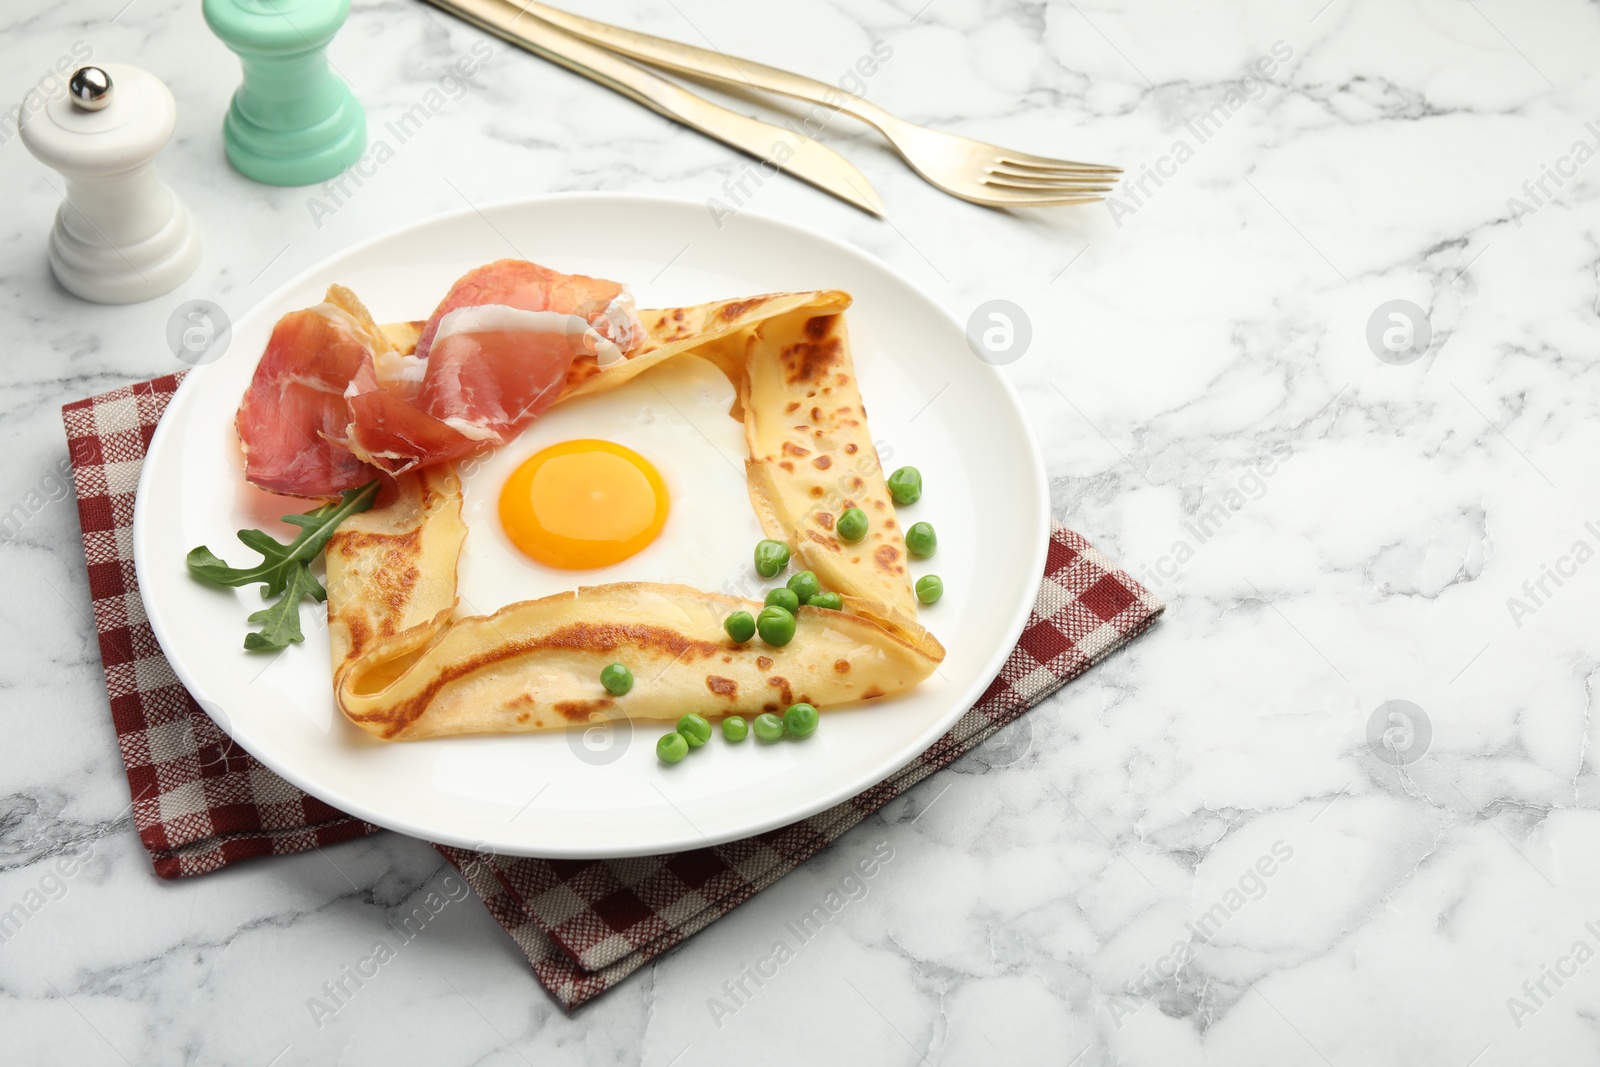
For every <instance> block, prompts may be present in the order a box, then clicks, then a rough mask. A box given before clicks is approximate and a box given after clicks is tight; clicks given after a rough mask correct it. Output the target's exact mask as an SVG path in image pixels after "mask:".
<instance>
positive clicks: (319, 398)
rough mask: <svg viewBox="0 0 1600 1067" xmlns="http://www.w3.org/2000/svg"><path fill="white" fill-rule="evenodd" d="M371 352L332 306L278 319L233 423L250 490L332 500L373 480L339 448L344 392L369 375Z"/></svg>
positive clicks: (352, 323)
mask: <svg viewBox="0 0 1600 1067" xmlns="http://www.w3.org/2000/svg"><path fill="white" fill-rule="evenodd" d="M372 347H373V341H372V339H371V338H370V337H368V336H367V335H366V331H365V330H364V329H363V328H362V325H361V324H360V323H359V322H357V321H356V320H354V319H353V318H352V317H351V316H350V315H348V314H347V313H345V312H344V311H343V309H341V308H339V307H337V306H336V305H334V304H321V305H318V306H317V307H314V308H307V309H305V310H304V311H292V312H290V313H289V314H287V315H285V316H284V317H283V318H281V319H279V320H278V324H277V326H275V327H273V330H272V337H271V339H270V340H268V342H267V350H266V352H265V353H264V354H263V355H262V357H261V362H260V363H259V364H258V365H257V366H256V373H255V377H254V378H253V379H252V380H251V382H250V388H249V389H248V390H247V391H246V392H245V395H244V400H243V402H241V403H240V405H239V413H238V414H237V415H236V416H235V418H234V428H235V429H236V430H237V431H238V433H239V442H240V444H241V445H242V446H243V448H244V463H245V468H244V469H245V477H246V478H247V479H249V480H250V482H251V483H252V484H253V485H257V486H259V487H260V488H262V489H266V490H268V491H270V492H274V493H284V494H286V495H289V496H309V497H323V496H329V497H331V496H336V495H337V494H338V493H339V492H340V491H341V490H344V489H352V488H354V487H356V486H358V485H365V484H366V483H367V482H369V481H371V480H372V476H373V472H372V469H371V468H370V467H368V466H367V465H366V464H365V463H363V462H362V461H361V460H360V459H358V458H357V457H356V456H355V455H354V454H352V453H351V451H350V449H349V447H348V446H347V445H346V444H345V443H344V438H345V436H346V433H347V431H348V427H349V423H350V411H349V406H348V405H347V404H346V402H345V398H344V392H345V388H346V386H348V385H349V383H350V381H351V379H352V378H354V377H356V376H357V375H358V374H361V373H363V372H365V373H367V374H369V375H370V374H371V373H372Z"/></svg>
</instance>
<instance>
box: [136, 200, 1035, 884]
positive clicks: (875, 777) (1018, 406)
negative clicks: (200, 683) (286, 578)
mask: <svg viewBox="0 0 1600 1067" xmlns="http://www.w3.org/2000/svg"><path fill="white" fill-rule="evenodd" d="M563 201H565V202H572V201H591V202H605V201H613V202H615V201H627V202H629V203H633V204H639V205H644V206H646V207H650V206H662V207H667V208H671V209H675V210H678V209H684V208H691V209H692V208H699V207H703V206H704V205H703V204H702V203H701V202H700V201H698V200H696V199H693V198H691V197H686V196H671V195H665V194H650V193H630V192H620V191H593V192H589V191H574V192H558V193H544V194H538V195H535V196H523V197H511V198H507V199H502V200H494V201H486V202H484V203H482V204H476V205H472V206H469V207H467V208H462V209H457V210H453V211H445V212H440V213H438V214H435V215H430V216H428V217H426V218H421V219H413V220H411V221H409V222H407V223H405V224H404V225H400V226H395V227H391V228H389V229H386V230H384V231H382V232H381V233H377V234H374V235H373V236H371V237H368V238H366V239H365V240H362V241H357V242H355V243H352V244H350V245H348V246H347V247H345V248H342V249H340V250H339V251H337V252H335V253H333V254H331V255H327V256H323V257H322V258H320V259H318V260H317V261H316V262H315V263H312V264H311V265H309V266H308V267H306V268H305V269H304V270H302V271H300V272H298V273H296V274H295V275H293V276H292V277H290V278H288V279H287V280H286V281H284V282H283V283H282V284H281V285H279V286H278V287H277V288H275V289H273V290H272V291H271V292H269V293H268V294H266V295H265V296H263V297H262V298H261V299H259V300H257V301H255V302H254V303H253V304H251V305H250V307H249V308H248V310H246V311H245V313H244V314H243V315H241V316H240V318H241V319H245V318H249V317H250V316H252V315H254V314H255V313H256V312H258V311H260V310H262V309H263V308H268V307H269V305H271V304H272V303H273V302H275V301H280V300H281V299H282V297H283V295H284V294H285V293H287V292H288V291H290V290H291V289H293V288H295V287H297V286H299V285H300V284H302V283H303V282H304V280H305V279H306V278H307V277H309V276H311V275H313V274H315V273H316V272H317V271H319V270H322V269H324V266H325V265H326V264H327V263H328V262H329V261H330V260H333V259H335V258H343V257H345V256H350V255H354V254H358V253H360V252H363V251H366V250H367V249H369V248H371V247H372V246H374V245H378V244H381V243H383V242H385V241H389V240H392V239H394V238H397V237H399V236H401V235H403V234H405V233H407V232H409V231H411V230H416V229H420V228H422V227H424V226H435V225H439V224H441V223H448V222H452V221H455V220H464V219H470V218H475V217H476V218H481V217H483V216H484V215H485V214H486V213H489V212H493V211H498V210H504V209H508V208H521V207H528V206H534V205H541V204H548V203H551V202H563ZM740 215H741V216H744V217H745V218H747V219H750V220H752V221H755V222H757V223H759V224H763V225H768V226H773V227H776V228H778V229H780V230H782V231H785V232H787V233H788V234H790V235H791V236H794V237H798V238H801V239H807V240H811V241H816V242H820V243H822V244H823V245H826V246H828V247H829V248H830V249H831V250H832V251H833V252H835V253H838V254H841V255H844V256H847V257H851V258H854V259H856V260H860V261H865V262H866V263H867V264H868V265H869V266H871V267H873V268H875V269H877V270H879V271H882V272H883V273H885V274H887V275H889V276H890V277H892V278H894V279H895V280H896V281H897V282H899V283H900V284H901V285H904V286H905V287H906V288H907V289H909V290H910V291H911V292H913V293H914V294H915V295H916V296H918V297H920V298H921V299H922V300H924V301H925V302H926V303H927V304H928V305H929V306H931V307H933V308H935V309H936V310H937V313H938V314H939V315H941V316H942V317H943V318H944V319H945V320H946V322H947V323H948V324H949V325H950V326H952V327H954V329H955V330H956V332H957V333H958V334H962V335H964V334H965V330H964V328H963V327H962V325H961V323H960V321H959V320H958V319H957V318H956V317H955V316H954V315H953V314H952V313H951V312H950V311H949V310H948V309H946V307H945V306H944V303H943V302H942V301H940V300H936V299H935V298H934V297H933V295H932V294H931V293H929V292H928V291H927V290H926V289H924V288H923V287H922V286H921V285H919V284H917V283H916V282H914V281H912V280H911V279H909V278H907V277H906V276H905V274H903V273H902V272H901V271H899V270H897V269H895V268H894V267H893V266H891V265H890V264H889V263H887V262H886V261H884V260H883V259H881V258H879V257H878V256H876V255H874V254H873V253H871V252H869V251H867V250H866V249H864V248H861V247H859V246H857V245H854V244H851V243H850V242H848V241H845V240H844V239H842V238H839V237H836V236H834V235H833V234H830V233H824V232H820V231H817V230H811V229H807V228H805V227H804V226H803V225H801V224H800V223H797V222H792V221H790V220H788V219H783V218H779V217H777V216H774V215H769V214H767V213H765V212H758V211H742V212H740ZM980 362H983V361H980ZM211 365H214V364H211ZM206 369H207V368H206V366H199V367H194V368H191V369H190V370H189V371H188V373H187V374H186V375H185V376H184V379H183V381H182V382H180V383H179V385H178V388H177V389H176V390H175V391H174V393H173V396H172V399H171V400H170V401H168V408H169V409H170V408H171V406H172V405H173V404H176V403H178V401H179V400H180V399H181V398H183V397H184V395H185V393H187V392H189V391H191V390H193V389H195V388H197V386H196V385H195V383H196V382H197V381H199V380H201V377H202V376H203V374H204V373H205V372H206ZM979 373H986V374H988V375H989V377H990V378H991V379H992V380H994V381H995V382H996V383H997V384H998V385H999V386H1000V389H1001V391H1002V393H1003V394H1004V396H1005V398H1006V399H1007V400H1008V401H1009V402H1010V404H1011V406H1012V408H1013V409H1014V410H1015V411H1016V413H1017V415H1018V419H1017V425H1018V428H1019V429H1020V431H1021V434H1022V438H1023V441H1024V442H1025V444H1026V453H1027V455H1026V459H1027V461H1028V464H1029V466H1030V468H1031V470H1030V472H1029V473H1030V475H1031V476H1029V477H1026V478H1024V479H1023V480H1024V481H1025V482H1027V483H1029V484H1031V485H1032V486H1033V489H1034V493H1035V499H1036V500H1038V501H1039V502H1041V503H1042V505H1043V511H1044V512H1045V517H1046V521H1045V522H1044V523H1042V524H1041V526H1040V528H1039V529H1038V530H1036V531H1035V534H1034V538H1033V542H1032V557H1033V558H1032V560H1031V561H1030V566H1029V567H1028V568H1027V569H1028V570H1029V571H1030V572H1033V573H1037V574H1038V576H1039V580H1040V581H1042V580H1043V578H1044V565H1045V561H1046V559H1047V558H1048V553H1049V541H1050V532H1051V531H1050V527H1051V523H1050V522H1049V515H1050V492H1049V481H1048V475H1047V472H1046V469H1045V465H1044V456H1043V453H1042V451H1041V450H1040V447H1039V440H1038V435H1037V434H1036V433H1035V431H1034V427H1033V422H1032V420H1031V419H1030V418H1029V417H1028V413H1027V410H1026V409H1025V408H1024V407H1023V405H1022V398H1021V394H1020V393H1019V392H1018V391H1017V387H1016V385H1015V384H1014V383H1013V382H1012V381H1011V379H1010V378H1009V377H1007V376H1006V375H1005V374H1003V373H1002V372H1001V371H1000V369H999V368H998V367H996V366H994V365H992V364H989V363H987V362H984V365H983V368H982V370H981V371H980V372H979ZM171 425H172V424H171V423H170V422H169V421H168V419H167V418H166V416H165V410H164V411H163V416H162V418H161V420H160V421H159V422H158V423H157V424H156V429H155V432H154V433H153V434H152V435H151V438H150V444H149V446H148V447H147V448H146V450H145V459H144V460H141V463H142V466H141V468H140V471H139V481H138V484H137V487H136V489H135V494H134V512H133V526H132V534H131V539H132V547H133V560H134V574H135V577H136V579H137V580H138V582H139V600H140V604H141V606H142V607H143V609H144V615H145V619H146V621H147V622H148V623H149V625H150V628H151V631H152V633H153V634H154V635H155V639H156V643H157V645H158V646H159V647H160V648H161V653H162V655H163V657H164V658H165V659H166V660H167V662H168V663H169V664H170V665H171V667H172V670H173V673H174V674H175V675H177V678H178V681H179V683H180V684H182V685H183V687H184V689H185V690H186V691H187V692H188V693H189V694H190V696H191V697H192V698H193V699H194V701H195V703H196V704H197V705H199V707H200V709H201V710H202V711H204V712H205V713H206V715H207V717H209V718H210V719H211V720H212V721H213V722H214V723H215V724H216V726H217V728H218V729H219V730H221V731H222V732H223V734H224V735H226V736H227V737H228V739H229V740H230V741H234V742H235V743H236V744H239V745H240V747H241V748H244V747H245V746H244V745H243V743H242V742H238V741H237V739H236V738H235V736H234V733H235V731H234V728H233V726H232V722H231V717H230V716H227V715H226V713H224V718H225V719H227V720H228V721H219V720H218V718H217V715H216V714H214V713H213V712H212V709H211V707H210V706H209V705H211V704H215V703H216V702H215V701H214V700H212V699H211V698H210V697H207V696H205V695H203V694H202V693H200V692H199V691H197V685H196V683H195V681H194V679H193V676H192V675H191V673H190V672H189V671H188V670H187V669H186V668H185V667H184V665H183V663H182V661H181V658H180V657H176V656H174V655H173V654H172V651H171V643H170V640H169V635H168V633H167V631H166V627H165V625H164V623H163V622H162V620H161V617H160V615H159V613H158V612H152V611H151V610H150V604H149V602H148V601H147V600H146V598H145V582H144V577H145V575H146V574H149V573H151V571H150V570H149V568H148V567H147V566H146V561H147V559H149V550H150V547H149V545H148V540H149V530H150V526H151V523H150V521H149V518H148V515H149V513H148V511H147V507H146V504H145V501H146V500H147V499H148V498H149V494H148V493H147V492H146V483H147V482H148V481H150V480H152V479H153V477H154V474H153V471H154V470H155V469H156V468H155V466H154V465H153V464H151V463H149V462H148V457H149V456H150V455H151V454H154V453H155V452H156V451H157V449H158V446H161V445H162V444H163V443H164V439H165V437H166V436H167V434H168V432H169V427H170V426H171ZM1036 599H1037V596H1036V587H1030V591H1029V593H1028V595H1027V596H1026V597H1025V598H1022V599H1021V600H1020V601H1019V603H1018V605H1017V606H1016V607H1014V608H1013V610H1012V617H1011V619H1010V621H1009V622H1008V624H1007V626H1006V627H1005V631H1004V634H1003V639H1002V640H999V641H997V642H996V644H995V648H994V650H993V651H992V652H991V653H990V655H989V657H988V658H987V659H986V660H985V661H984V663H983V666H982V668H981V669H980V670H979V671H978V672H977V675H976V677H977V681H975V682H974V683H973V685H972V686H971V687H970V688H969V689H968V690H967V691H965V692H963V693H961V694H960V695H959V696H958V697H956V698H955V699H953V700H952V702H951V706H950V710H949V711H948V712H947V713H946V714H945V715H944V716H943V717H941V718H940V719H937V720H935V721H934V722H932V723H931V724H930V725H929V726H928V727H927V728H926V729H924V730H923V731H922V732H921V733H919V734H917V735H916V736H914V737H911V738H909V739H908V740H907V742H906V745H905V747H904V748H902V750H901V751H900V752H899V753H898V754H896V755H895V756H894V757H892V758H891V759H890V760H888V761H887V762H886V763H884V764H881V765H880V766H879V767H878V768H877V769H875V770H873V771H872V773H871V774H870V775H869V776H868V777H867V779H866V780H856V779H851V780H849V781H847V782H846V783H845V784H844V785H842V786H838V787H836V788H835V789H833V790H831V791H829V792H827V793H826V794H825V795H823V796H822V797H821V799H818V800H814V801H810V802H807V803H806V804H803V805H800V806H798V807H792V808H789V809H785V810H784V811H783V812H782V813H781V814H778V815H775V816H768V817H765V818H761V819H757V820H755V821H754V822H753V823H752V824H750V825H748V826H745V827H742V828H740V829H739V830H736V831H729V832H725V833H713V834H711V835H704V834H701V833H700V832H699V831H698V830H697V829H694V828H690V829H689V831H688V832H687V833H685V834H683V835H682V836H681V837H679V838H675V839H669V840H666V841H662V842H659V843H651V844H641V845H639V846H637V847H625V848H617V847H611V848H601V849H599V850H596V849H594V848H583V847H559V846H558V847H554V848H550V847H539V846H527V845H505V844H496V843H494V842H486V841H484V840H482V839H470V838H469V836H467V835H460V834H453V833H451V832H450V831H449V830H448V829H444V830H436V829H434V828H431V827H430V828H425V827H422V826H419V825H416V824H413V823H411V822H409V821H408V820H406V819H403V818H397V817H395V816H393V815H388V814H385V813H384V812H382V811H380V810H377V809H374V808H372V807H369V806H368V805H366V804H364V803H362V802H360V801H359V800H355V799H354V798H349V797H343V796H338V795H334V796H329V795H325V794H324V792H323V786H322V783H321V782H315V783H313V782H312V781H308V780H307V778H306V777H305V776H302V775H300V774H299V773H297V772H296V771H295V770H294V768H293V766H292V765H285V764H284V762H283V761H281V760H279V759H278V758H277V757H276V756H275V755H274V756H273V757H272V758H268V757H265V756H262V755H259V754H257V753H256V752H254V751H251V750H250V749H248V748H246V749H245V751H246V752H248V753H249V754H250V755H251V756H252V757H253V758H255V759H256V760H257V761H259V762H260V763H261V764H262V765H263V766H265V767H266V768H267V769H268V770H270V771H272V772H273V773H274V774H276V775H278V776H279V777H280V778H282V779H284V781H286V782H288V783H289V784H290V785H292V786H294V787H295V788H297V789H300V790H301V791H303V792H305V793H307V794H309V795H311V796H313V797H316V798H317V799H319V800H321V801H323V802H324V803H326V804H329V805H331V806H333V807H334V808H336V809H338V810H339V811H342V812H344V813H346V814H347V815H350V816H353V817H355V818H358V819H361V820H363V821H365V822H369V823H372V824H373V825H375V826H379V827H382V828H383V829H387V830H392V831H394V832H395V833H400V834H404V835H406V836H408V837H415V838H419V839H421V840H424V841H428V842H430V843H435V844H442V845H447V846H451V847H455V848H465V849H473V850H485V851H491V852H495V853H497V854H500V855H513V856H529V857H539V858H545V859H573V860H597V859H622V858H628V857H634V856H648V855H656V854H663V855H664V854H669V853H674V852H681V851H685V850H689V849H695V848H702V847H709V846H715V845H722V844H726V843H728V842H730V841H738V840H743V839H744V838H747V837H752V836H755V835H757V834H762V833H766V832H768V831H770V830H774V829H777V828H779V827H783V826H789V825H791V824H794V823H798V822H802V821H804V820H806V819H809V818H811V817H812V816H814V815H816V814H818V813H819V812H823V811H826V810H828V809H829V808H832V807H835V806H836V805H838V804H841V803H843V802H845V801H848V800H849V799H851V798H852V797H855V796H858V795H859V794H861V793H862V792H864V791H866V790H868V789H871V788H872V787H874V786H876V785H878V784H880V783H881V782H884V781H886V780H888V779H889V778H892V777H894V776H895V775H896V774H899V773H900V772H901V771H902V770H904V769H905V768H906V767H908V766H909V765H910V764H911V763H912V762H913V761H915V760H916V759H918V758H919V757H921V756H922V754H923V753H924V752H926V751H927V750H928V748H929V747H930V746H931V745H933V744H935V743H936V742H937V741H938V739H939V738H940V737H943V736H944V735H945V734H946V733H947V732H948V731H949V730H950V729H951V728H952V727H954V726H955V724H956V723H957V722H958V721H960V719H961V717H962V716H963V715H965V714H966V713H967V712H968V711H970V710H971V709H972V708H973V707H974V706H975V705H976V703H977V701H978V700H979V699H980V698H981V697H982V696H983V694H984V692H986V691H987V689H988V687H989V686H990V685H991V684H992V683H993V681H994V679H995V678H996V677H998V675H999V673H1000V670H1001V668H1002V667H1004V665H1005V662H1006V660H1007V659H1009V658H1010V655H1011V653H1012V651H1013V649H1014V648H1015V647H1016V643H1017V641H1018V639H1019V638H1020V637H1021V635H1022V631H1023V629H1024V628H1025V627H1026V625H1027V622H1028V618H1029V616H1030V614H1031V613H1032V611H1033V607H1034V604H1035V602H1036ZM218 708H219V710H220V705H218ZM530 848H532V849H533V850H531V851H530V850H529V849H530Z"/></svg>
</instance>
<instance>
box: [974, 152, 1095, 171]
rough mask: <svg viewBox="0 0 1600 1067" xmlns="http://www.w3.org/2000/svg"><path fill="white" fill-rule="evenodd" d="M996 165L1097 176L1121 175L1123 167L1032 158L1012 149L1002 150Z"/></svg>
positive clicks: (1043, 157)
mask: <svg viewBox="0 0 1600 1067" xmlns="http://www.w3.org/2000/svg"><path fill="white" fill-rule="evenodd" d="M995 162H996V163H1007V164H1010V165H1011V166H1013V167H1025V168H1027V169H1029V170H1043V171H1058V172H1059V171H1072V172H1077V171H1088V172H1090V173H1095V174H1121V173H1122V168H1121V167H1109V166H1106V165H1104V164H1102V163H1078V162H1074V161H1073V160H1070V159H1050V158H1049V157H1047V156H1030V155H1028V154H1027V153H1026V152H1013V151H1012V150H1011V149H1009V148H1006V149H1001V151H1000V154H999V155H998V156H996V157H995Z"/></svg>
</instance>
